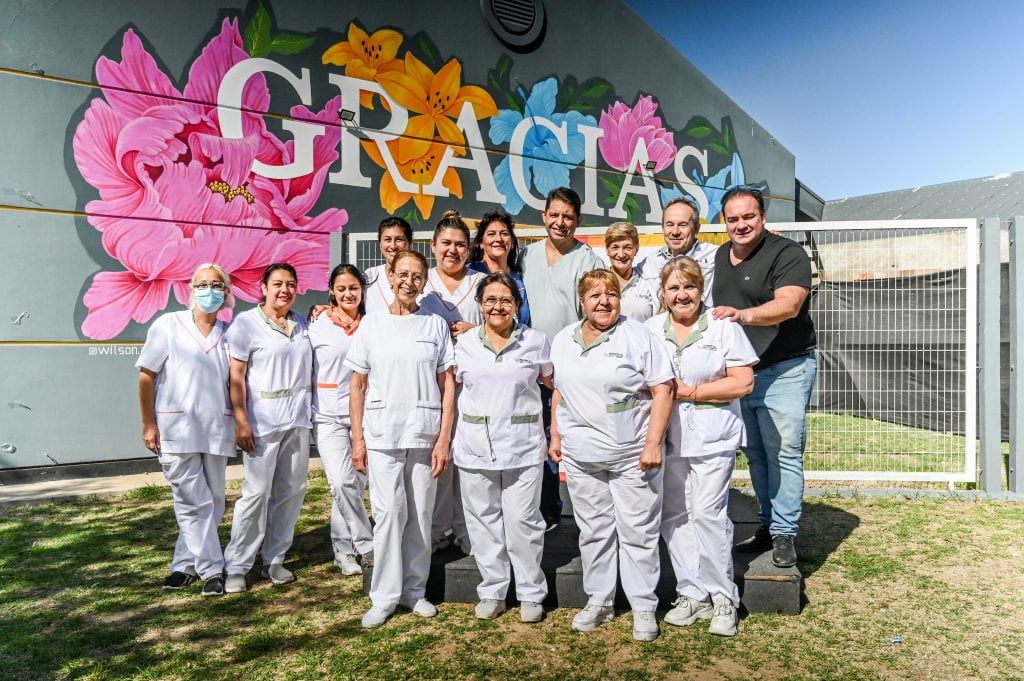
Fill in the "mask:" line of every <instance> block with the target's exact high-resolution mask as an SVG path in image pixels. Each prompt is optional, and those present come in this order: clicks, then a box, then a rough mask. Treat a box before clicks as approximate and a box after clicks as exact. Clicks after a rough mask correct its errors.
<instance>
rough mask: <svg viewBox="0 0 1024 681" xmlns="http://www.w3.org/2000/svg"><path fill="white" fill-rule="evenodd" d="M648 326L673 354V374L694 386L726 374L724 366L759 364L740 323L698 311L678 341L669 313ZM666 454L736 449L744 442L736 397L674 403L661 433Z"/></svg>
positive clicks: (692, 453)
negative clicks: (693, 323)
mask: <svg viewBox="0 0 1024 681" xmlns="http://www.w3.org/2000/svg"><path fill="white" fill-rule="evenodd" d="M647 328H648V329H650V330H651V331H652V332H653V333H654V334H656V335H657V336H658V338H659V339H660V340H661V342H662V345H664V346H665V348H666V349H667V350H668V351H669V352H670V353H671V355H672V360H673V361H672V365H673V369H674V370H675V375H676V378H678V379H680V380H681V381H682V382H683V383H686V384H687V385H691V386H696V385H700V384H702V383H710V382H711V381H716V380H718V379H720V378H724V377H725V370H726V369H727V368H728V367H738V366H752V365H754V364H757V353H755V352H754V348H753V346H752V345H751V344H750V341H749V340H747V334H746V333H744V332H743V327H742V326H740V325H739V324H737V323H735V322H732V321H729V320H725V319H714V318H713V317H712V316H711V315H710V314H709V313H708V312H707V310H703V311H702V312H701V315H700V317H699V318H698V320H697V326H695V327H694V329H693V331H691V332H690V335H689V336H688V337H687V338H686V340H685V341H683V342H682V343H679V342H678V341H677V340H676V334H675V332H674V331H673V330H672V322H671V319H670V318H669V313H668V312H663V313H661V314H660V315H658V316H656V317H653V318H651V319H649V320H648V321H647ZM665 442H666V445H667V452H668V453H669V454H670V455H681V456H707V455H710V454H721V453H722V452H735V451H736V449H737V448H738V447H742V446H743V445H745V444H746V430H745V429H744V426H743V417H742V415H741V413H740V401H739V399H735V400H732V401H731V402H728V403H715V402H684V401H679V402H676V403H675V404H674V406H673V409H672V419H671V420H670V421H669V426H668V434H667V435H666V436H665Z"/></svg>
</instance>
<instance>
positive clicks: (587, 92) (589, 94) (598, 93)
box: [580, 78, 612, 99]
mask: <svg viewBox="0 0 1024 681" xmlns="http://www.w3.org/2000/svg"><path fill="white" fill-rule="evenodd" d="M585 85H586V87H584V89H583V92H582V93H581V94H580V97H581V98H582V99H597V98H599V97H603V96H604V95H606V94H607V93H608V92H610V91H611V89H612V84H611V83H609V82H608V81H606V80H601V79H599V78H595V79H594V80H591V81H589V82H588V83H585Z"/></svg>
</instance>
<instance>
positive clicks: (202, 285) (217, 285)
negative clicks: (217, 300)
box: [192, 281, 228, 293]
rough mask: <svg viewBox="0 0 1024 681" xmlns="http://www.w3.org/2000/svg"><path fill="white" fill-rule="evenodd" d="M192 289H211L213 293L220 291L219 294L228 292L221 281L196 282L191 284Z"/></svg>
mask: <svg viewBox="0 0 1024 681" xmlns="http://www.w3.org/2000/svg"><path fill="white" fill-rule="evenodd" d="M192 288H193V289H194V290H196V291H205V290H206V289H211V288H212V289H213V290H214V291H220V292H221V293H223V292H224V291H227V290H228V287H227V286H226V285H225V284H224V282H221V281H197V282H195V283H194V284H192Z"/></svg>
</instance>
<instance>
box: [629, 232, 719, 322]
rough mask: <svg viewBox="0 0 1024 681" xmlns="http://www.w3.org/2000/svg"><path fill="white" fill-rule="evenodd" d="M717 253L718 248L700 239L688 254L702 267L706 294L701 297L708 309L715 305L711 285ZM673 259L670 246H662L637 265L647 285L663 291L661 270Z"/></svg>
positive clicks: (713, 279) (713, 278)
mask: <svg viewBox="0 0 1024 681" xmlns="http://www.w3.org/2000/svg"><path fill="white" fill-rule="evenodd" d="M716 252H718V246H716V245H714V244H707V243H704V242H703V241H700V240H699V239H698V240H697V241H696V242H694V244H693V246H692V247H691V248H690V252H689V253H686V256H687V257H688V258H692V259H693V260H695V261H697V264H698V265H700V273H701V274H703V275H704V293H703V295H702V296H701V300H703V301H704V304H705V305H707V306H708V307H711V306H712V305H713V303H712V302H711V285H712V284H713V283H714V281H715V253H716ZM671 259H672V254H671V253H669V252H668V246H662V247H661V248H659V249H658V250H657V251H655V252H654V253H651V254H650V255H649V256H647V257H646V258H644V259H643V260H642V261H641V262H640V264H639V265H637V268H638V269H639V270H640V274H641V276H643V278H644V279H646V280H647V283H648V284H650V285H651V287H652V288H653V289H654V290H655V291H660V290H661V268H663V267H664V266H665V263H667V262H668V261H669V260H671Z"/></svg>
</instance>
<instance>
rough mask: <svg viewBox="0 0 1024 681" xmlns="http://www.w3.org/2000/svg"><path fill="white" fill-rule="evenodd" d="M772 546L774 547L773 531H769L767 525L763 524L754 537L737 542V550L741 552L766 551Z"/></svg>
mask: <svg viewBox="0 0 1024 681" xmlns="http://www.w3.org/2000/svg"><path fill="white" fill-rule="evenodd" d="M770 548H772V533H771V532H769V531H768V526H767V525H761V526H760V527H758V528H757V532H755V533H754V535H753V536H752V537H749V538H747V539H744V540H743V541H741V542H740V543H738V544H736V550H737V551H739V552H740V553H764V552H765V551H767V550H768V549H770Z"/></svg>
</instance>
